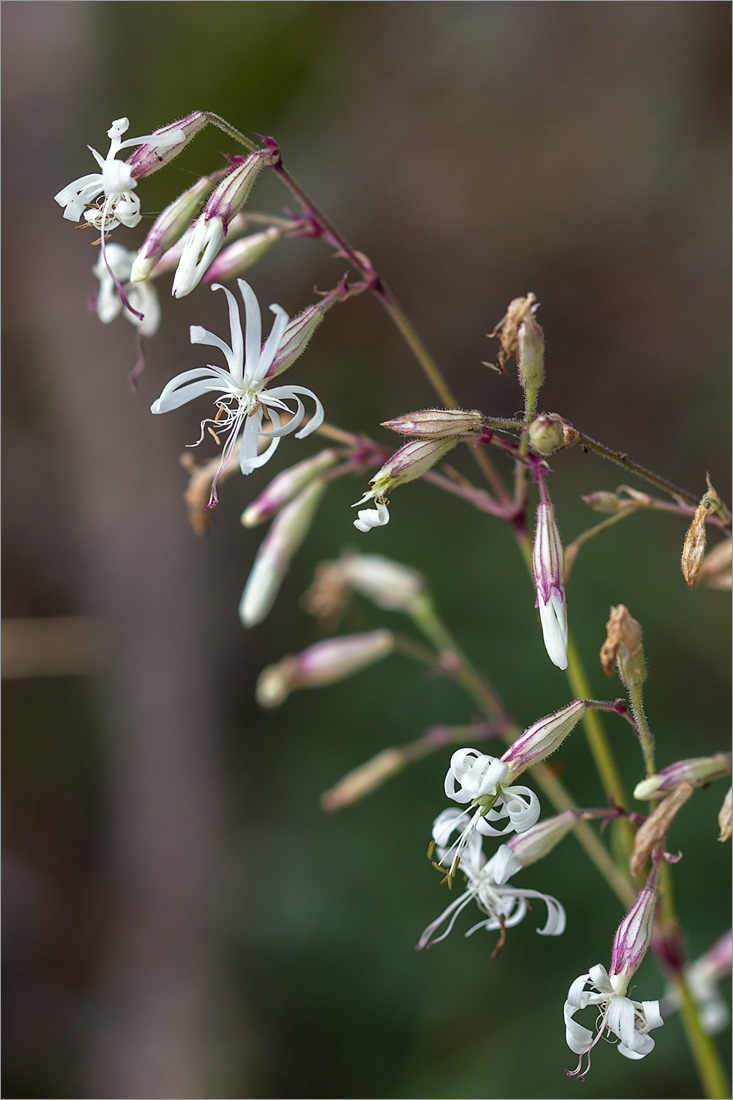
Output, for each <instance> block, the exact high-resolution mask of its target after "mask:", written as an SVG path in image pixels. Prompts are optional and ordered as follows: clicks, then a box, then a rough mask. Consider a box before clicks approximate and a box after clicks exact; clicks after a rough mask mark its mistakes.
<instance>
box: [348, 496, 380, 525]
mask: <svg viewBox="0 0 733 1100" xmlns="http://www.w3.org/2000/svg"><path fill="white" fill-rule="evenodd" d="M373 496H374V494H373V493H367V494H366V496H364V497H362V498H361V500H357V502H356V504H352V505H351V507H352V508H358V507H359V505H360V504H366V502H367V501H368V500H371V499H372V497H373ZM374 503H375V504H376V506H377V507H376V508H362V510H361V511H360V512H359V518H358V519H355V520H354V527H356V529H357V531H362V532H363V533H364V534H366V532H367V531H371V529H372V527H384V526H385V524H387V523H389V508H388V507H387V502H386V501H384V500H376V501H375V502H374Z"/></svg>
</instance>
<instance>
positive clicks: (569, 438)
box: [527, 413, 580, 455]
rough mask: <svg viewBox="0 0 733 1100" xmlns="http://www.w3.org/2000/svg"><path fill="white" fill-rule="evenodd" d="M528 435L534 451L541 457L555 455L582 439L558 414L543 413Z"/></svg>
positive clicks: (530, 427) (537, 418) (534, 422)
mask: <svg viewBox="0 0 733 1100" xmlns="http://www.w3.org/2000/svg"><path fill="white" fill-rule="evenodd" d="M527 434H528V436H529V443H530V446H531V447H532V450H534V451H537V454H541V455H551V454H554V453H555V451H560V450H562V448H563V447H570V446H572V444H573V443H577V441H578V439H580V433H579V432H577V431H576V430H575V428H574V427H573V426H572V424H568V422H567V420H563V418H562V417H561V416H558V415H557V413H542V415H541V416H538V417H536V418H535V419H534V420H533V421H532V423H531V424H530V426H529V431H528V433H527Z"/></svg>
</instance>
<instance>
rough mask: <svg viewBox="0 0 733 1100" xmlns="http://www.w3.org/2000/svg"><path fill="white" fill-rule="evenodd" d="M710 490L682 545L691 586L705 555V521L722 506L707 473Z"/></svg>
mask: <svg viewBox="0 0 733 1100" xmlns="http://www.w3.org/2000/svg"><path fill="white" fill-rule="evenodd" d="M706 479H707V483H708V491H707V492H706V493H704V494H703V496H702V497H701V498H700V503H699V504H698V506H697V509H696V511H695V515H694V516H693V517H692V523H691V524H690V529H689V531H688V532H687V535H686V537H685V544H684V546H683V547H682V562H681V564H682V575H683V577H684V578H685V580H686V581H687V584H688V585H689V587H690V588H692V587H693V585H694V584H695V581H696V580H697V574H698V572H699V569H700V565H701V564H702V559H703V557H704V555H705V544H706V541H707V532H706V529H705V521H706V519H707V517H708V516H709V515H710V514H711V512H718V511H720V509H721V507H722V501H721V499H720V497H719V496H718V494H717V493H716V492H715V489H713V487H712V485H711V484H710V475H709V474H707V475H706Z"/></svg>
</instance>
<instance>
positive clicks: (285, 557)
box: [239, 480, 326, 626]
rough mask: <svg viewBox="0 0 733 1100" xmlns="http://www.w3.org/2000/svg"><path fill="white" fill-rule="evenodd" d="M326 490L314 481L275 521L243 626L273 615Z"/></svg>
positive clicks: (243, 604)
mask: <svg viewBox="0 0 733 1100" xmlns="http://www.w3.org/2000/svg"><path fill="white" fill-rule="evenodd" d="M325 488H326V485H325V482H323V481H320V480H317V481H313V482H311V484H310V485H309V486H308V487H307V488H306V489H304V490H303V492H302V493H300V495H299V496H297V497H296V498H295V500H292V501H291V502H290V504H288V505H286V506H285V507H284V508H283V509H282V511H281V512H279V513H278V515H277V516H276V517H275V519H274V520H273V524H272V527H271V528H270V530H269V531H268V532H267V535H266V536H265V538H264V540H263V542H262V545H261V546H260V548H259V550H258V551H257V557H256V558H255V560H254V565H253V566H252V570H251V572H250V575H249V578H248V580H247V583H246V585H245V586H244V592H243V593H242V599H241V601H240V604H239V618H240V619H241V620H242V625H243V626H256V625H257V623H261V622H262V620H263V619H264V618H265V617H266V616H267V614H268V613H269V611H270V609H271V607H272V605H273V604H274V602H275V599H276V597H277V594H278V592H279V591H280V585H281V584H282V582H283V578H284V576H285V574H286V573H287V571H288V569H289V567H290V562H291V561H292V558H293V555H294V554H295V552H296V550H297V549H298V547H299V546H300V544H301V543H302V542H303V539H304V538H305V536H306V535H307V534H308V530H309V528H310V525H311V522H312V520H313V516H314V515H315V511H316V508H317V507H318V504H319V502H320V499H321V497H322V496H323V492H324V490H325Z"/></svg>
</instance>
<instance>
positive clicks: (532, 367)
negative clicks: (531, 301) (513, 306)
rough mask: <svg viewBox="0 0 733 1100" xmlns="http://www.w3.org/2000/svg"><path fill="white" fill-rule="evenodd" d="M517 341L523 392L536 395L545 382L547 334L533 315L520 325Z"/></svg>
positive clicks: (518, 363)
mask: <svg viewBox="0 0 733 1100" xmlns="http://www.w3.org/2000/svg"><path fill="white" fill-rule="evenodd" d="M517 339H518V344H519V354H518V357H517V365H518V367H519V384H520V386H521V387H522V389H523V390H527V391H528V392H530V393H535V394H536V393H537V391H538V390H539V389H540V387H541V386H542V383H543V382H544V381H545V334H544V333H543V331H542V327H541V325H540V324H539V323H538V321H537V319H536V318H535V316H534V314H533V313H530V314H528V315H527V316H526V317H525V319H524V320H523V321H522V323H521V324H520V326H519V329H518V331H517Z"/></svg>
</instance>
